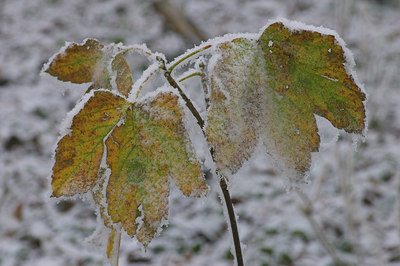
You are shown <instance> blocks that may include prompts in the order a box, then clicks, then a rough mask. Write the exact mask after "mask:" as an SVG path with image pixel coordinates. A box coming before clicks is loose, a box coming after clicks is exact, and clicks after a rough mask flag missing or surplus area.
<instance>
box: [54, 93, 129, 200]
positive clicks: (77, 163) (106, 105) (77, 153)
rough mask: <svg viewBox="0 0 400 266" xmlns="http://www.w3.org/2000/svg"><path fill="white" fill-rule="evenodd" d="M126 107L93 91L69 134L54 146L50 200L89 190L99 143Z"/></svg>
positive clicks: (122, 101)
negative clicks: (53, 197) (52, 197)
mask: <svg viewBox="0 0 400 266" xmlns="http://www.w3.org/2000/svg"><path fill="white" fill-rule="evenodd" d="M129 105H130V103H129V102H128V101H126V100H125V99H124V98H122V97H120V96H117V95H115V94H113V93H111V92H107V91H95V92H94V95H93V96H92V97H91V98H90V99H89V100H88V101H87V102H86V104H85V105H84V107H83V108H82V109H81V110H80V111H79V113H78V114H77V115H75V117H74V118H73V120H72V125H71V128H70V130H71V132H70V133H69V134H67V135H65V136H64V137H63V138H62V139H61V140H60V141H59V142H58V144H57V149H56V153H55V163H54V166H53V174H52V183H51V184H52V188H53V195H54V196H56V197H60V196H72V195H74V194H76V193H85V192H87V191H88V190H89V189H91V188H93V186H94V184H95V182H96V180H97V179H98V178H97V176H98V170H99V166H100V163H101V158H102V156H103V151H104V145H103V139H104V138H105V137H106V136H107V134H108V133H109V132H110V131H111V130H112V129H113V127H114V126H115V125H116V124H117V123H118V121H119V120H120V119H121V118H122V116H123V115H124V113H125V111H126V109H127V108H128V106H129Z"/></svg>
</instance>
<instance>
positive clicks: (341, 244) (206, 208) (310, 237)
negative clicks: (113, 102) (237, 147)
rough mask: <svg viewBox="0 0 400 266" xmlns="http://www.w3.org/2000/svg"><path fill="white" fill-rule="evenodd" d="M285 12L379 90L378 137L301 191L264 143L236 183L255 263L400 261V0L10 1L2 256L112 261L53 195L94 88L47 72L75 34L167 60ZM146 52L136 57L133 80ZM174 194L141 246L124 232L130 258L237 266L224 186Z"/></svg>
mask: <svg viewBox="0 0 400 266" xmlns="http://www.w3.org/2000/svg"><path fill="white" fill-rule="evenodd" d="M276 17H285V18H288V19H292V20H298V21H302V22H304V23H307V24H313V25H316V26H319V25H322V26H325V27H328V28H331V29H334V30H336V31H337V32H338V33H339V34H340V35H341V37H342V38H343V39H344V40H345V42H346V43H347V45H348V47H349V48H350V50H352V52H353V53H354V57H355V60H356V63H357V67H356V71H357V73H358V77H359V80H360V81H361V83H363V84H364V85H365V88H366V90H367V92H368V93H369V102H368V109H369V132H368V135H367V139H366V142H365V143H361V144H360V145H359V147H358V150H357V152H355V151H354V149H353V146H352V140H351V137H349V136H345V135H343V136H341V137H340V138H339V141H338V142H337V144H336V145H333V146H332V147H330V148H326V149H324V150H323V151H322V152H321V153H320V156H319V159H318V160H316V161H314V164H313V169H312V172H311V182H310V184H309V185H306V186H305V187H304V196H303V197H299V195H298V194H297V193H295V192H289V193H287V192H286V191H285V182H286V181H285V178H284V177H283V176H281V175H280V174H279V171H277V169H276V168H274V166H273V165H272V164H271V162H270V161H269V159H268V158H267V157H266V156H264V155H263V154H262V151H260V152H259V153H258V154H255V155H254V159H253V160H252V161H251V162H250V163H248V164H247V165H246V166H245V167H244V168H243V169H242V170H241V171H240V172H239V173H238V174H237V175H236V176H235V177H234V178H233V179H232V182H231V194H232V197H233V201H234V203H235V207H236V212H237V214H238V215H239V230H240V234H241V239H242V242H243V243H244V246H245V249H244V256H245V261H246V265H296V266H297V265H304V266H314V265H315V266H320V265H334V264H333V261H334V260H335V259H338V258H340V259H341V260H343V261H346V263H347V264H348V265H400V196H399V195H400V105H399V103H400V1H399V0H270V1H261V0H203V1H199V0H170V1H169V2H167V1H158V2H155V1H146V0H116V1H111V0H109V1H107V0H85V1H84V0H0V265H4V266H6V265H7V266H9V265H32V266H34V265H56V266H57V265H73V266H75V265H76V266H78V265H79V266H83V265H85V266H86V265H107V263H106V262H104V257H103V253H102V251H101V250H99V249H98V248H96V247H95V246H93V245H90V244H88V243H86V241H85V239H86V238H87V237H89V236H90V235H91V234H92V233H93V231H94V230H95V228H96V223H97V222H96V215H95V213H94V208H93V206H91V205H90V204H89V203H88V202H84V201H82V200H79V199H78V200H75V201H61V202H59V203H57V202H56V201H55V200H50V199H49V195H50V185H49V180H48V175H49V173H50V170H51V166H52V161H51V155H52V152H53V149H54V145H55V142H56V140H57V134H58V126H59V125H60V123H61V121H62V120H63V118H64V117H65V115H66V113H67V112H68V111H69V110H70V109H71V108H72V107H73V106H74V104H75V103H76V101H77V99H79V97H80V95H81V94H82V93H83V92H84V89H82V88H80V87H79V86H78V87H76V88H75V87H73V86H71V89H67V90H61V89H59V88H58V87H56V84H52V83H50V82H48V81H45V80H41V78H40V76H39V72H40V69H41V67H42V65H43V63H45V62H46V61H47V60H48V58H49V57H51V56H52V55H53V54H54V53H56V52H57V51H58V50H59V48H60V47H61V46H63V45H64V42H65V41H76V42H81V41H82V40H83V39H85V38H87V37H94V38H97V39H99V40H100V41H101V42H103V43H110V42H123V43H125V44H135V43H147V45H148V47H149V48H150V49H151V50H153V51H160V52H163V53H165V54H166V55H167V57H168V58H169V59H172V58H174V57H175V56H177V55H179V54H180V53H182V52H184V51H185V50H186V49H188V48H191V47H193V44H199V42H200V40H202V39H203V40H204V39H207V38H211V37H214V36H217V35H223V34H225V33H229V32H258V31H259V29H260V28H261V27H262V26H264V25H265V24H267V23H268V20H270V19H274V18H276ZM145 67H146V65H145V61H144V60H143V59H140V58H139V59H137V61H135V62H134V63H133V64H132V70H133V72H134V73H135V76H136V77H137V76H138V75H139V73H140V72H141V71H142V70H143V69H144V68H145ZM208 182H209V184H210V185H211V186H212V190H211V192H210V195H209V197H208V199H206V200H198V199H188V198H181V197H179V196H172V197H171V204H170V207H171V209H170V223H169V226H168V228H165V229H164V230H163V232H162V233H161V235H160V236H159V237H158V238H156V239H154V240H153V242H152V243H151V244H150V246H149V247H148V249H147V252H144V251H143V250H142V248H141V247H139V246H138V245H137V243H136V241H135V240H131V239H129V238H128V237H126V236H125V237H123V239H122V243H121V254H120V264H121V265H199V266H200V265H221V266H223V265H232V255H231V254H230V243H231V241H230V234H229V233H228V232H227V228H226V225H225V219H224V216H223V211H222V207H221V204H220V200H219V198H218V186H216V185H215V184H214V183H213V182H214V181H212V180H209V181H208Z"/></svg>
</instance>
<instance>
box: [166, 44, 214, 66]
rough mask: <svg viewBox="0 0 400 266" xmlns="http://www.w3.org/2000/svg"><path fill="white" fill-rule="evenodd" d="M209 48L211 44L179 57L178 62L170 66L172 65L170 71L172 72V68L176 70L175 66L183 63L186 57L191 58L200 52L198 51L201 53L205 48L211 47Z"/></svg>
mask: <svg viewBox="0 0 400 266" xmlns="http://www.w3.org/2000/svg"><path fill="white" fill-rule="evenodd" d="M209 48H211V44H209V45H206V46H204V47H201V48H200V49H198V50H195V51H193V52H191V53H190V54H188V55H186V56H184V57H182V58H181V59H179V60H178V61H177V62H175V63H174V64H173V65H172V66H170V67H169V68H168V71H169V72H172V70H174V69H175V67H177V66H178V65H179V64H181V63H182V62H183V61H185V60H186V59H188V58H190V57H192V56H194V55H196V54H198V53H200V52H202V51H204V50H207V49H209Z"/></svg>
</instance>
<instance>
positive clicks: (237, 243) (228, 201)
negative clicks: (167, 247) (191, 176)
mask: <svg viewBox="0 0 400 266" xmlns="http://www.w3.org/2000/svg"><path fill="white" fill-rule="evenodd" d="M192 54H193V53H192ZM159 61H160V62H161V64H162V66H161V69H163V70H164V76H165V78H166V79H167V81H168V83H169V84H170V85H171V86H172V87H174V88H175V89H177V90H178V92H179V94H180V96H181V97H182V98H183V100H184V101H185V104H186V107H187V108H188V109H189V110H190V112H191V113H192V115H193V116H194V117H195V119H196V121H197V124H198V125H199V126H200V128H201V131H202V132H203V135H204V137H205V138H206V137H207V136H206V133H205V131H204V120H203V118H202V117H201V116H200V114H199V112H198V111H197V109H196V108H195V107H194V105H193V103H192V102H191V101H190V99H189V98H188V97H187V96H186V94H185V93H184V92H183V90H182V89H181V87H180V86H179V85H178V83H177V82H176V81H175V80H174V78H173V77H172V76H171V71H170V70H167V68H166V66H165V61H164V60H163V59H162V58H159ZM182 61H183V60H180V62H182ZM210 154H211V157H212V159H213V162H214V163H215V156H214V150H213V148H210ZM216 172H217V175H218V177H219V185H220V187H221V190H222V194H223V196H224V201H225V204H226V208H227V211H228V216H229V223H230V226H231V231H232V238H233V244H234V246H235V253H236V261H237V265H238V266H243V265H244V263H243V256H242V249H241V247H240V237H239V230H238V227H237V222H236V216H235V211H234V209H233V203H232V199H231V196H230V194H229V190H228V184H227V183H226V179H225V177H224V176H223V175H221V173H219V172H218V170H217V171H216Z"/></svg>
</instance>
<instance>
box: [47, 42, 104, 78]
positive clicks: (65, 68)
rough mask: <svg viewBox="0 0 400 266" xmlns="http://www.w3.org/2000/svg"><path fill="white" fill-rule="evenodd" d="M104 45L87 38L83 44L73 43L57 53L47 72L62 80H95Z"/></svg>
mask: <svg viewBox="0 0 400 266" xmlns="http://www.w3.org/2000/svg"><path fill="white" fill-rule="evenodd" d="M103 48H104V46H103V45H102V44H100V43H99V42H98V41H97V40H94V39H87V40H86V41H85V42H84V43H83V44H77V43H72V44H69V45H68V46H67V47H66V48H64V50H63V51H62V52H61V53H59V54H58V55H56V57H55V58H54V59H53V61H51V62H50V65H49V66H48V68H47V69H45V72H47V73H49V74H50V75H52V76H55V77H57V78H58V79H59V80H62V81H71V82H73V83H86V82H91V81H93V76H94V74H95V72H96V71H97V70H98V64H99V63H101V61H102V58H103V51H102V49H103Z"/></svg>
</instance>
